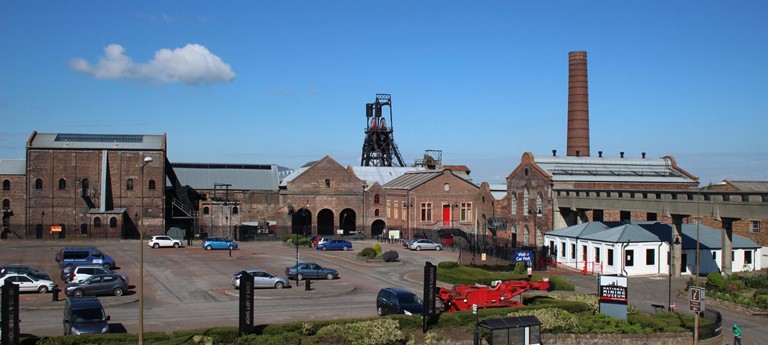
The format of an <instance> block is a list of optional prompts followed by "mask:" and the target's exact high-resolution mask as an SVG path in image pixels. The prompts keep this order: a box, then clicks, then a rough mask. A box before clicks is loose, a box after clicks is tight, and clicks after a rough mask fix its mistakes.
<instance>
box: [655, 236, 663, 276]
mask: <svg viewBox="0 0 768 345" xmlns="http://www.w3.org/2000/svg"><path fill="white" fill-rule="evenodd" d="M662 243H663V242H659V249H657V250H656V257H657V258H658V259H657V260H656V263H657V265H656V274H661V245H662Z"/></svg>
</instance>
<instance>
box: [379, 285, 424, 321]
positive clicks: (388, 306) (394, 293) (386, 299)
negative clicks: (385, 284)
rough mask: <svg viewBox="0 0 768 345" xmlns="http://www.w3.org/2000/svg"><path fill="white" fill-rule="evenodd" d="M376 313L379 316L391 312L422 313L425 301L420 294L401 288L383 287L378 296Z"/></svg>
mask: <svg viewBox="0 0 768 345" xmlns="http://www.w3.org/2000/svg"><path fill="white" fill-rule="evenodd" d="M376 313H377V314H379V316H384V315H389V314H405V315H421V314H422V313H424V303H423V302H422V301H421V298H419V296H416V294H414V293H413V292H410V291H408V290H405V289H401V288H383V289H381V290H379V293H378V295H377V296H376Z"/></svg>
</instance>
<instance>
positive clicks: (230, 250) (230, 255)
mask: <svg viewBox="0 0 768 345" xmlns="http://www.w3.org/2000/svg"><path fill="white" fill-rule="evenodd" d="M229 257H230V258H231V257H232V248H229Z"/></svg>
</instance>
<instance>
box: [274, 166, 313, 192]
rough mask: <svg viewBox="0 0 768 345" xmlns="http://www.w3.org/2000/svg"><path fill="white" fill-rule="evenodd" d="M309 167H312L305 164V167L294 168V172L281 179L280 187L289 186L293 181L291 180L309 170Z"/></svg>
mask: <svg viewBox="0 0 768 345" xmlns="http://www.w3.org/2000/svg"><path fill="white" fill-rule="evenodd" d="M309 168H310V167H308V166H306V165H305V166H303V167H301V168H298V169H296V170H294V171H293V172H291V173H290V174H288V176H286V177H283V178H282V179H281V180H280V183H279V184H278V185H279V186H280V187H286V186H288V182H291V181H293V179H295V178H297V177H299V175H301V174H303V173H304V172H305V171H307V169H309Z"/></svg>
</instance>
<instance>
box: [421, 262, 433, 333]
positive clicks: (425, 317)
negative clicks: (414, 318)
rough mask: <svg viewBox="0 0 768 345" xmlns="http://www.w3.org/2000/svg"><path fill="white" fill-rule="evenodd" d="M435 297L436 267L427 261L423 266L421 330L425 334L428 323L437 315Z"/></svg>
mask: <svg viewBox="0 0 768 345" xmlns="http://www.w3.org/2000/svg"><path fill="white" fill-rule="evenodd" d="M436 295H437V266H435V265H433V264H432V263H431V262H429V261H427V263H426V264H425V265H424V314H422V325H421V329H422V331H423V332H424V333H427V330H428V329H429V321H430V320H431V319H432V316H433V315H436V314H437V310H436V308H435V302H436V301H435V299H436Z"/></svg>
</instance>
